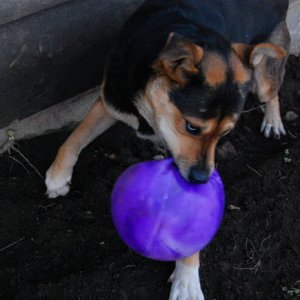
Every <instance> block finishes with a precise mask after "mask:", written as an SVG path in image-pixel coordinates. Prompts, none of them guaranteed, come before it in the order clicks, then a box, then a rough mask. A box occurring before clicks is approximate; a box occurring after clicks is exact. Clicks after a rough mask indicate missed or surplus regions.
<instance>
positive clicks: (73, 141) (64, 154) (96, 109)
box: [46, 99, 116, 198]
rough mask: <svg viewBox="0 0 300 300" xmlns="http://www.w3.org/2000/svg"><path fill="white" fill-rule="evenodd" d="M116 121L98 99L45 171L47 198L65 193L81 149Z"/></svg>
mask: <svg viewBox="0 0 300 300" xmlns="http://www.w3.org/2000/svg"><path fill="white" fill-rule="evenodd" d="M115 122H116V119H115V118H113V117H112V116H111V115H110V114H109V113H108V112H107V111H106V109H105V107H104V105H103V101H102V100H101V99H98V100H97V101H96V103H95V104H94V105H93V107H92V108H91V110H90V111H89V112H88V114H87V115H86V117H85V118H84V119H83V121H82V122H81V123H80V124H79V126H78V127H77V128H76V129H75V130H74V131H73V132H72V134H71V135H70V136H69V137H68V139H67V140H66V141H65V143H64V144H63V145H62V146H61V147H60V148H59V150H58V153H57V155H56V158H55V160H54V162H53V163H52V165H51V166H50V168H49V169H48V171H47V173H46V186H47V195H48V197H49V198H56V197H58V196H63V195H66V194H67V193H68V191H69V189H70V188H69V184H70V183H71V178H72V173H73V167H74V166H75V164H76V162H77V159H78V156H79V154H80V152H81V150H82V149H83V148H84V147H86V146H87V145H88V144H89V143H90V142H92V141H93V140H94V139H95V138H96V137H97V136H98V135H100V134H101V133H103V132H104V131H105V130H106V129H108V128H109V127H111V126H112V125H113V124H114V123H115Z"/></svg>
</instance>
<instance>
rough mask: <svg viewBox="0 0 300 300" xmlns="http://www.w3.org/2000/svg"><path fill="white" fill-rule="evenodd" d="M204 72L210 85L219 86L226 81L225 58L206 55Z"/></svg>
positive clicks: (211, 53)
mask: <svg viewBox="0 0 300 300" xmlns="http://www.w3.org/2000/svg"><path fill="white" fill-rule="evenodd" d="M202 71H203V74H204V77H205V80H206V82H207V83H208V84H209V85H212V86H214V85H218V84H221V83H223V82H225V80H226V71H227V66H226V63H225V62H224V60H223V58H222V57H221V56H220V55H218V54H216V53H213V52H206V53H205V55H204V57H203V62H202Z"/></svg>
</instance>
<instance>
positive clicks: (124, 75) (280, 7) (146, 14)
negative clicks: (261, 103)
mask: <svg viewBox="0 0 300 300" xmlns="http://www.w3.org/2000/svg"><path fill="white" fill-rule="evenodd" d="M287 8H288V0H148V1H145V3H144V4H143V5H142V6H141V8H140V9H138V10H137V11H136V13H134V14H133V16H132V17H131V18H130V19H129V20H128V22H127V23H126V24H125V26H124V28H123V31H122V33H121V37H120V40H119V43H118V45H117V47H116V49H115V50H114V51H113V53H112V54H111V56H110V59H109V61H108V64H107V69H106V80H105V81H106V84H105V87H104V94H105V99H106V101H107V102H109V103H110V104H111V105H112V106H114V107H115V108H116V109H118V110H119V111H121V112H124V113H130V114H135V115H137V116H138V115H139V114H138V111H137V109H136V108H135V106H134V99H135V95H136V93H137V92H138V91H141V90H143V89H144V87H145V85H146V83H147V81H148V80H149V78H150V76H151V75H152V74H153V70H152V69H151V64H152V63H153V62H154V60H155V59H156V58H157V57H158V55H159V53H160V52H161V50H162V49H163V47H164V45H165V43H166V39H167V37H168V35H169V33H170V32H176V33H178V34H181V35H182V36H184V37H185V38H187V39H190V40H191V41H193V42H194V43H196V44H198V45H199V46H202V47H204V49H210V50H214V51H218V52H219V53H220V54H221V55H222V56H223V57H224V58H225V59H226V57H227V55H228V53H229V51H230V49H231V48H230V44H231V42H239V43H245V44H256V43H259V42H264V41H265V40H266V39H267V38H268V37H269V36H270V35H271V33H272V31H274V29H275V28H276V26H277V25H278V24H279V23H280V22H281V21H282V20H283V19H284V18H285V16H286V11H287ZM224 87H225V89H223V90H224V91H225V90H226V89H227V88H229V91H230V90H231V91H233V90H234V89H233V88H232V84H231V83H230V82H228V83H227V84H226V85H225V86H224ZM197 92H201V93H202V94H204V95H205V94H207V93H208V94H209V91H208V88H206V89H204V90H202V91H199V89H197V88H196V86H195V85H193V84H192V85H191V88H190V90H189V91H187V90H186V91H184V90H181V91H180V90H177V91H175V92H174V93H173V95H172V97H173V101H174V102H175V103H176V104H177V105H179V107H180V98H181V97H188V98H191V99H192V98H193V95H194V94H195V93H197ZM220 93H221V90H220V89H219V91H218V93H217V95H214V97H212V96H211V94H209V95H210V98H209V99H211V101H209V99H208V102H207V103H206V105H207V106H208V107H214V101H216V99H217V98H216V97H224V94H222V95H221V94H220ZM234 93H236V92H234ZM198 95H199V94H198ZM225 95H228V97H227V98H228V101H230V97H231V95H230V93H229V92H228V90H227V92H226V93H225ZM236 96H237V97H238V95H236ZM198 99H199V96H198ZM192 102H193V101H192V100H191V102H190V108H188V111H189V112H190V113H193V111H194V110H195V106H194V105H193V104H192ZM186 103H187V102H186ZM225 103H226V102H225ZM182 109H183V108H182ZM185 109H186V108H185ZM194 112H195V111H194ZM211 113H212V114H213V111H211ZM140 118H141V117H140ZM142 123H143V127H145V122H144V121H142ZM146 128H147V129H146V131H149V126H146ZM141 129H142V128H141ZM142 131H143V130H142Z"/></svg>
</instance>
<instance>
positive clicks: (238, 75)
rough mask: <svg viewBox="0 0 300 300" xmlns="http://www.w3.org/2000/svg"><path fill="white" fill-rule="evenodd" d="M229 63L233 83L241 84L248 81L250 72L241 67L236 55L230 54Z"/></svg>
mask: <svg viewBox="0 0 300 300" xmlns="http://www.w3.org/2000/svg"><path fill="white" fill-rule="evenodd" d="M229 63H230V67H231V69H232V72H233V81H235V82H237V83H238V84H243V83H245V82H247V81H248V80H249V79H250V72H249V71H248V70H247V69H246V68H245V67H244V66H243V64H242V62H241V61H240V60H239V59H238V57H237V56H236V55H234V54H232V55H231V56H230V59H229Z"/></svg>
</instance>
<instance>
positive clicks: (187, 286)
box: [169, 261, 204, 300]
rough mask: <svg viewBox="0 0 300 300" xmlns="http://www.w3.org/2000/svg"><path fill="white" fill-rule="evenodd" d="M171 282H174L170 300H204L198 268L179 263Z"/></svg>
mask: <svg viewBox="0 0 300 300" xmlns="http://www.w3.org/2000/svg"><path fill="white" fill-rule="evenodd" d="M169 282H172V288H171V293H170V297H169V300H204V296H203V293H202V290H201V285H200V278H199V270H198V267H194V266H187V265H185V264H183V263H182V262H178V261H177V262H176V268H175V270H174V272H173V274H172V275H171V277H170V279H169Z"/></svg>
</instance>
